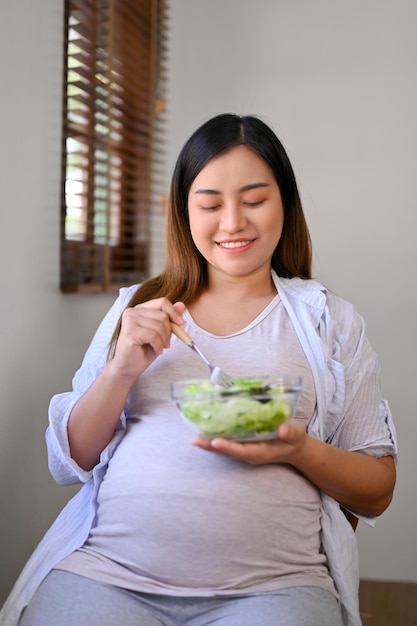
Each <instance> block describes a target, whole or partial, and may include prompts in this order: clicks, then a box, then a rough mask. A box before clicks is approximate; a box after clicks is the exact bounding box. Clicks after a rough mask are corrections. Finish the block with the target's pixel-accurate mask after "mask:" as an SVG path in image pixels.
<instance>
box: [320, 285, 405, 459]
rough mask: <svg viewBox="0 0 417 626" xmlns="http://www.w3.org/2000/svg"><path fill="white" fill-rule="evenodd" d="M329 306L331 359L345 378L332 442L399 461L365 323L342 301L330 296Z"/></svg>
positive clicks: (378, 366)
mask: <svg viewBox="0 0 417 626" xmlns="http://www.w3.org/2000/svg"><path fill="white" fill-rule="evenodd" d="M328 306H329V314H330V316H331V318H332V319H333V320H334V323H333V325H332V332H331V334H332V341H331V351H332V354H331V355H330V357H331V360H332V361H336V362H337V364H338V369H339V373H341V374H342V377H343V393H342V394H341V398H342V407H341V408H342V419H341V420H340V421H338V425H337V428H336V430H335V431H334V432H333V434H332V437H331V439H330V440H329V443H332V444H333V445H335V446H338V447H340V448H345V449H347V450H352V451H353V450H356V451H359V450H360V451H363V452H366V453H367V454H370V455H372V456H376V457H380V456H385V455H392V456H394V458H396V454H397V442H396V433H395V427H394V423H393V420H392V415H391V411H390V408H389V406H388V403H387V401H386V400H385V399H384V398H383V397H382V394H381V384H380V364H379V360H378V357H377V355H376V353H375V351H374V350H373V348H372V346H371V344H370V342H369V340H368V338H367V337H366V334H365V322H364V320H363V318H362V317H361V316H360V315H359V314H358V313H357V312H356V310H355V309H354V307H353V306H352V305H350V304H349V303H346V302H345V301H343V300H340V299H338V298H334V297H333V298H332V297H330V298H329V300H328ZM335 369H336V368H335Z"/></svg>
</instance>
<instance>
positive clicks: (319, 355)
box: [0, 272, 397, 626]
mask: <svg viewBox="0 0 417 626" xmlns="http://www.w3.org/2000/svg"><path fill="white" fill-rule="evenodd" d="M272 277H273V279H274V282H275V284H276V287H277V289H278V292H279V293H280V296H281V300H282V302H283V304H284V306H285V308H286V310H287V312H288V314H289V316H290V318H291V321H292V323H293V325H294V328H295V331H296V333H297V335H298V338H299V341H300V343H301V345H302V347H303V350H304V352H305V354H306V357H307V359H308V361H309V364H310V366H311V370H312V374H313V379H314V384H315V390H316V397H317V407H316V411H315V413H314V416H313V419H312V420H311V422H310V425H309V434H310V435H312V436H314V437H317V438H320V439H322V440H323V441H327V442H328V443H331V444H332V445H336V446H338V447H348V449H355V450H363V451H364V452H366V453H368V454H371V455H372V456H377V457H378V456H383V455H387V454H389V455H393V456H394V457H396V453H397V447H396V434H395V428H394V425H393V422H392V418H391V413H390V410H389V407H388V405H387V403H386V401H384V400H383V399H382V398H381V397H380V391H379V364H378V359H377V357H376V355H375V353H374V351H373V350H372V348H371V346H370V344H369V342H368V340H367V338H366V336H365V332H364V328H365V327H364V321H363V319H362V318H361V317H360V316H359V315H358V313H357V312H356V311H355V309H354V307H353V306H352V305H351V304H349V303H348V302H346V301H344V300H342V299H340V298H338V297H336V296H334V295H333V294H331V293H329V292H328V291H327V290H326V289H325V288H324V287H323V286H322V285H320V284H319V283H317V282H316V281H313V280H301V279H298V278H293V279H282V278H278V276H277V275H276V274H275V272H272ZM136 288H137V286H132V287H129V288H125V289H122V290H121V291H120V294H119V297H118V298H117V300H116V301H115V303H114V305H113V306H112V308H111V309H110V311H109V312H108V314H107V315H106V317H105V318H104V320H103V322H102V323H101V325H100V326H99V328H98V330H97V332H96V335H95V337H94V339H93V341H92V343H91V345H90V347H89V348H88V350H87V352H86V355H85V357H84V360H83V365H82V367H81V368H80V370H79V371H78V372H77V373H76V375H75V377H74V381H73V386H74V390H73V391H72V392H68V393H64V394H59V395H57V396H54V398H53V399H52V400H51V405H50V410H49V427H48V430H47V433H46V439H47V446H48V454H49V467H50V471H51V473H52V475H53V476H54V478H55V480H56V481H57V482H58V483H60V484H63V485H68V484H73V483H77V482H81V483H84V484H83V486H82V488H81V489H80V491H79V492H78V493H77V494H76V495H75V496H74V497H73V498H72V499H71V500H70V501H69V502H68V504H67V505H66V507H65V508H64V509H63V511H62V512H61V513H60V514H59V516H58V517H57V519H56V520H55V522H54V523H53V524H52V526H51V527H50V529H49V530H48V531H47V533H46V534H45V536H44V538H43V539H42V540H41V542H40V543H39V545H38V546H37V548H36V549H35V551H34V552H33V554H32V556H31V557H30V559H29V560H28V562H27V564H26V566H25V567H24V569H23V571H22V573H21V574H20V576H19V578H18V580H17V581H16V583H15V586H14V588H13V589H12V591H11V593H10V595H9V597H8V599H7V600H6V603H5V605H4V606H3V608H2V610H1V612H0V625H1V626H17V624H18V621H19V618H20V615H21V613H22V611H23V609H24V607H25V606H27V604H28V603H29V601H30V599H31V598H32V596H33V594H34V593H35V591H36V589H37V588H38V586H39V585H40V583H41V582H42V580H43V579H44V578H45V576H46V575H47V574H48V573H49V571H50V570H51V569H52V568H53V567H54V565H55V564H56V563H58V561H60V560H61V559H62V558H64V557H65V556H67V555H68V554H70V553H71V552H73V551H74V550H75V549H77V548H79V547H80V546H82V545H83V543H84V542H85V541H86V539H87V537H88V535H89V531H90V528H91V525H92V522H93V520H94V516H95V513H96V507H97V492H98V489H99V487H100V483H101V481H102V479H103V476H104V474H105V472H106V469H107V464H108V462H109V460H110V458H111V456H112V454H113V452H114V450H115V448H116V447H117V445H118V444H119V442H120V440H121V438H122V437H123V435H124V432H125V429H126V419H125V415H124V413H122V415H121V416H120V420H119V424H118V427H117V429H116V431H115V435H114V437H113V439H112V441H111V442H110V443H109V445H108V446H107V447H106V448H105V450H103V452H102V454H101V458H100V462H99V464H98V465H97V466H96V467H94V469H93V470H91V471H89V472H87V471H85V470H83V469H82V468H80V467H79V466H78V465H77V464H76V463H75V462H74V460H73V459H71V457H70V453H69V444H68V438H67V422H68V418H69V415H70V413H71V410H72V408H73V406H74V404H75V403H76V402H77V400H78V398H79V397H80V395H82V393H83V389H81V388H80V389H79V390H78V391H77V388H79V387H82V386H80V385H79V384H78V379H79V378H80V377H81V375H83V376H84V377H85V373H86V370H87V371H88V377H89V378H90V383H91V380H93V379H94V377H95V376H97V374H98V372H99V370H100V369H101V367H103V365H104V362H105V355H106V349H107V345H108V341H109V338H110V336H111V334H112V332H113V329H114V327H115V324H116V322H117V320H118V319H119V316H120V314H121V313H122V311H123V310H124V308H125V307H126V305H127V302H128V301H129V299H130V297H131V295H132V294H133V292H134V291H135V289H136ZM81 372H83V374H81ZM364 389H370V390H371V393H369V402H375V397H376V398H378V403H379V412H378V417H377V419H374V420H373V421H372V423H368V422H363V421H362V422H359V421H358V423H357V424H356V425H355V424H354V425H353V426H352V421H354V416H353V415H352V414H351V413H349V407H350V405H351V403H352V402H353V399H354V398H355V396H356V394H358V393H359V392H360V393H361V394H362V395H363V396H364V398H365V401H366V399H367V398H368V395H367V394H366V393H365V394H364ZM364 413H365V414H366V408H365V410H364ZM373 413H374V414H375V410H374V411H373ZM348 422H349V429H350V432H351V431H352V429H353V431H354V432H355V428H356V431H357V434H358V437H357V441H358V443H357V445H355V447H353V448H352V447H349V446H346V445H343V444H344V437H343V434H344V428H345V427H344V424H345V423H348ZM322 513H323V516H322V540H323V546H324V549H325V551H326V554H327V557H328V561H329V566H330V573H331V575H332V577H333V579H334V581H335V585H336V588H337V591H338V593H339V594H340V597H341V604H342V611H343V618H344V624H345V626H359V625H360V624H361V620H360V616H359V606H358V586H359V566H358V554H357V543H356V537H355V534H354V532H353V531H352V528H351V526H350V524H349V522H347V520H346V518H345V516H344V514H343V513H342V512H341V509H340V507H339V505H338V503H337V502H336V501H335V500H334V499H333V498H331V497H330V496H327V495H326V494H324V493H322ZM362 519H363V518H362ZM365 521H367V522H368V523H370V524H371V525H373V523H374V522H373V520H372V519H366V520H365Z"/></svg>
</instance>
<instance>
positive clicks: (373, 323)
mask: <svg viewBox="0 0 417 626" xmlns="http://www.w3.org/2000/svg"><path fill="white" fill-rule="evenodd" d="M61 4H63V3H61V2H57V0H37V2H36V3H34V2H33V0H13V2H0V77H1V80H2V84H1V96H0V131H1V134H0V136H1V140H2V143H1V146H2V149H1V151H0V267H1V274H0V294H1V296H0V298H1V300H0V333H1V348H2V349H1V351H0V394H1V395H0V397H1V405H0V507H1V508H0V555H1V558H0V604H1V603H2V601H3V599H4V597H5V595H6V593H7V592H8V590H9V589H10V587H11V584H12V582H13V581H14V579H15V577H16V576H17V574H18V572H19V571H20V569H21V567H22V566H23V564H24V562H25V560H26V558H27V557H28V555H29V553H30V552H31V550H32V549H33V547H34V546H35V545H36V543H37V541H38V540H39V539H40V537H41V536H42V534H43V533H44V532H45V530H46V529H47V527H48V526H49V524H50V523H51V521H52V520H53V518H54V517H55V515H56V513H57V512H58V510H59V509H60V508H61V506H62V504H63V503H64V502H65V501H66V499H67V498H68V497H69V495H70V494H71V493H72V490H69V489H68V488H62V487H58V486H56V485H55V484H54V483H53V481H52V479H51V478H50V477H49V474H48V470H47V467H46V452H45V445H44V431H45V427H46V413H47V406H48V403H49V399H50V397H51V396H52V395H53V394H54V393H57V392H60V391H65V390H67V389H68V388H69V386H70V381H71V377H72V374H73V372H74V370H75V369H76V368H77V367H78V364H79V361H80V359H81V357H82V354H83V352H84V350H85V348H86V346H87V343H88V341H89V340H90V338H91V336H92V333H93V332H94V329H95V327H96V326H97V324H98V322H99V320H100V319H101V317H102V315H103V314H104V312H105V311H106V310H107V308H108V306H109V305H110V303H111V302H112V300H113V297H112V296H111V295H107V296H106V295H100V294H95V295H93V296H86V295H84V296H80V295H65V296H64V295H62V294H60V292H59V289H58V272H59V266H58V264H59V241H58V233H59V175H60V109H61V53H62V6H61ZM172 5H173V7H172V11H171V14H172V25H173V31H172V37H171V40H172V54H171V57H172V81H171V93H170V99H171V103H170V121H171V124H170V142H169V150H170V163H171V165H172V164H173V161H174V158H175V156H176V154H177V151H178V149H179V148H180V146H181V145H182V143H183V141H184V140H185V138H186V137H187V136H188V134H189V133H190V132H191V131H192V130H194V128H195V127H196V126H197V125H198V124H199V123H200V122H201V121H203V120H204V119H206V118H207V117H209V116H211V115H213V114H215V113H218V112H223V111H228V110H230V111H237V112H238V113H256V114H260V115H262V116H263V117H264V119H266V121H268V122H270V123H271V124H272V125H273V126H274V128H275V129H276V131H277V132H278V134H279V135H280V137H281V138H282V140H283V141H284V143H285V145H286V146H287V148H288V151H289V153H290V156H291V157H292V159H293V163H294V166H295V169H296V172H297V175H298V178H299V182H300V187H301V191H302V195H303V198H304V202H305V207H306V212H307V216H308V219H309V222H310V225H311V230H312V235H313V238H314V242H315V252H316V259H317V261H316V273H317V275H318V277H319V278H321V279H322V280H324V281H325V282H326V283H327V284H328V285H329V286H331V287H332V288H333V289H335V290H336V291H337V292H338V293H340V294H341V295H343V296H344V297H346V298H348V299H350V300H352V301H353V302H354V303H355V304H356V305H357V307H358V309H359V310H360V311H361V312H362V313H363V314H364V315H365V317H366V318H367V321H368V333H369V335H370V337H371V339H372V341H373V344H374V346H375V347H376V349H377V351H378V353H379V354H380V357H381V361H382V366H383V373H384V391H385V394H386V396H387V397H388V398H389V400H390V404H391V406H392V409H393V411H394V414H395V417H396V421H397V427H398V432H399V438H400V445H401V457H400V465H399V480H398V488H397V492H396V496H395V501H394V503H393V505H392V507H391V508H390V510H389V511H388V512H387V513H386V514H385V515H384V516H383V517H382V518H381V519H380V520H379V521H378V524H377V526H376V528H375V529H374V530H368V529H366V528H362V529H361V530H360V531H359V541H360V549H361V570H362V574H363V575H364V576H367V577H372V578H389V579H398V580H400V579H402V580H417V542H416V530H415V528H416V527H415V519H416V518H417V510H416V508H417V497H416V495H417V492H416V481H415V474H416V462H415V460H414V442H415V441H417V432H416V431H417V426H416V424H417V420H416V419H415V416H414V402H412V390H413V385H414V378H415V374H416V358H415V354H416V331H415V326H414V325H415V320H416V317H417V316H416V302H415V298H414V295H413V293H412V290H411V289H408V290H407V283H410V285H412V286H414V284H415V278H414V276H413V275H412V274H411V272H412V270H413V269H414V267H415V265H416V252H415V248H414V247H413V246H412V237H414V236H415V233H416V232H417V229H416V206H415V204H416V201H415V197H416V189H415V187H416V178H417V177H416V172H415V169H416V162H417V161H416V156H417V154H416V146H417V141H416V140H417V137H416V135H417V130H416V125H415V111H416V110H417V91H416V80H415V78H416V77H415V72H416V70H415V68H416V62H417V49H416V44H415V38H414V33H413V29H414V24H415V23H416V18H417V5H416V4H415V3H414V2H413V0H410V1H408V0H391V1H390V2H388V1H386V0H385V1H383V0H368V1H367V2H366V3H363V2H358V1H356V0H354V1H353V2H350V3H342V2H341V1H340V2H339V1H337V0H316V1H315V2H310V0H295V1H293V0H285V1H278V0H269V1H268V0H258V1H257V2H255V3H253V2H251V1H250V0H173V2H172Z"/></svg>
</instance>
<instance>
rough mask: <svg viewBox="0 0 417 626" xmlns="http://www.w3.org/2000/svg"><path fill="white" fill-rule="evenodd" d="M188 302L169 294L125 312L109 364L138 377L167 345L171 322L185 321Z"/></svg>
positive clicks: (115, 370)
mask: <svg viewBox="0 0 417 626" xmlns="http://www.w3.org/2000/svg"><path fill="white" fill-rule="evenodd" d="M184 310H185V305H184V304H183V303H182V302H176V303H175V304H172V303H171V302H170V301H169V300H167V299H166V298H157V299H155V300H149V301H148V302H145V303H143V304H138V305H137V306H135V307H130V308H128V309H126V310H125V311H124V312H123V315H122V324H121V330H120V335H119V338H118V340H117V344H116V348H115V351H114V356H113V359H112V361H111V362H110V363H109V364H108V366H109V368H110V369H111V370H112V371H113V373H114V374H115V375H117V376H122V377H127V378H130V379H132V381H134V380H136V378H137V377H138V376H139V375H140V374H141V373H142V372H143V371H144V370H146V368H147V367H148V366H149V365H150V364H151V363H152V362H153V361H154V360H155V359H156V357H157V356H158V355H160V354H162V352H163V351H164V349H165V348H168V347H169V345H170V338H171V322H175V323H176V324H182V322H183V320H182V314H183V313H184Z"/></svg>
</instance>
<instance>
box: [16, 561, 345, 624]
mask: <svg viewBox="0 0 417 626" xmlns="http://www.w3.org/2000/svg"><path fill="white" fill-rule="evenodd" d="M209 624H222V625H223V626H342V618H341V612H340V607H339V603H338V601H337V600H336V598H335V597H334V596H333V595H332V594H330V593H329V592H327V591H324V590H323V589H320V588H318V587H291V588H288V589H283V590H281V591H277V592H272V593H262V594H256V595H247V596H233V597H230V596H228V597H221V598H220V597H218V596H217V597H215V598H201V597H199V598H193V597H186V598H182V597H177V596H174V597H173V596H165V595H156V594H147V593H138V592H133V591H127V590H125V589H120V588H118V587H113V586H110V585H105V584H102V583H97V582H95V581H93V580H90V579H88V578H84V577H83V576H78V575H76V574H71V573H69V572H64V571H59V570H53V571H52V572H51V573H50V574H49V575H48V576H47V577H46V579H45V580H44V581H43V583H42V584H41V585H40V587H39V589H38V590H37V592H36V593H35V595H34V597H33V598H32V601H31V602H30V604H29V605H28V607H27V608H26V609H25V611H24V613H23V616H22V618H21V620H20V622H19V625H20V626H208V625H209Z"/></svg>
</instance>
